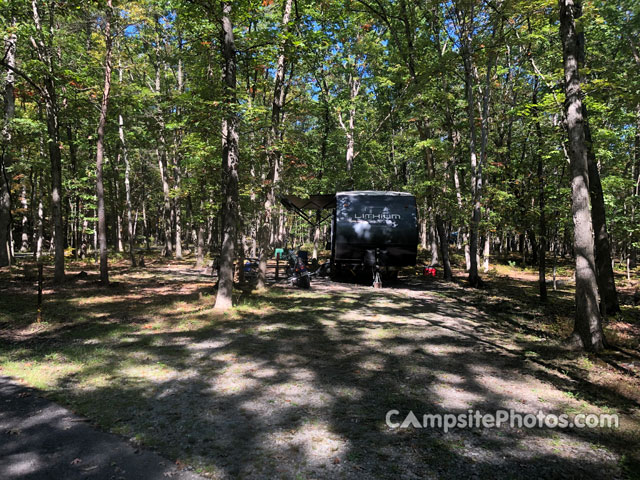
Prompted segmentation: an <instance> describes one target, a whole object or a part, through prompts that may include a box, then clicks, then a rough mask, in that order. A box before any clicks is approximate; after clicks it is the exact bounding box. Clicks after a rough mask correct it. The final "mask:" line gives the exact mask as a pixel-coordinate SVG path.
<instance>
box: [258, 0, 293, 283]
mask: <svg viewBox="0 0 640 480" xmlns="http://www.w3.org/2000/svg"><path fill="white" fill-rule="evenodd" d="M292 4H293V1H292V0H286V1H285V3H284V10H283V14H282V27H281V28H282V35H283V37H282V38H283V40H282V42H281V44H280V48H279V55H278V62H277V67H276V73H275V78H274V83H273V101H272V104H271V125H270V128H269V132H268V134H267V141H266V145H265V147H266V148H265V149H266V152H267V157H268V159H269V174H268V176H267V180H268V183H269V185H268V187H267V195H266V200H265V202H264V213H263V221H262V225H261V226H260V228H259V230H258V241H259V244H260V245H259V250H260V255H259V256H260V260H259V264H258V265H259V266H258V282H257V287H258V288H264V287H265V286H266V282H267V259H268V258H269V256H270V248H269V243H270V239H271V237H272V236H273V227H274V225H273V209H274V208H275V204H276V188H277V187H278V184H279V182H280V162H281V156H282V152H281V151H280V146H279V145H278V144H277V143H278V142H279V140H280V123H281V121H282V109H283V107H284V101H285V96H286V88H285V81H284V75H285V67H286V65H285V64H286V56H285V54H286V48H287V45H288V42H289V19H290V16H291V8H292Z"/></svg>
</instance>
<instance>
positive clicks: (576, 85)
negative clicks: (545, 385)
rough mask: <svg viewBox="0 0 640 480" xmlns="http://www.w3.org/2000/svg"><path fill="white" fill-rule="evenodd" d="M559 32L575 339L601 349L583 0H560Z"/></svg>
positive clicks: (602, 346)
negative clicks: (583, 79)
mask: <svg viewBox="0 0 640 480" xmlns="http://www.w3.org/2000/svg"><path fill="white" fill-rule="evenodd" d="M559 4H560V35H561V37H562V52H563V63H564V77H565V98H566V100H565V118H566V122H567V131H568V136H569V156H570V160H571V176H572V180H571V198H572V202H573V204H572V208H571V210H572V215H573V225H574V250H575V255H576V317H575V325H574V333H573V335H572V337H573V339H574V340H575V341H576V342H577V343H579V344H580V345H581V346H582V347H583V348H584V349H586V350H590V351H600V350H602V349H603V348H604V346H605V338H604V333H603V331H602V317H601V315H600V310H599V308H598V283H597V279H596V265H595V254H594V244H593V228H592V223H591V213H590V211H589V165H588V159H587V149H586V144H585V133H584V119H583V116H582V98H581V97H582V89H581V86H580V73H579V66H578V62H579V58H580V47H579V43H580V42H579V39H578V35H579V34H578V32H577V31H576V25H575V20H576V18H578V17H580V15H581V14H582V6H581V1H580V0H559Z"/></svg>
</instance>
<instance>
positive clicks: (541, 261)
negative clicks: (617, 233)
mask: <svg viewBox="0 0 640 480" xmlns="http://www.w3.org/2000/svg"><path fill="white" fill-rule="evenodd" d="M532 103H533V108H532V114H533V117H534V118H535V128H536V138H537V140H538V144H537V146H536V147H537V148H536V150H535V157H536V160H537V164H538V170H537V174H538V179H537V184H538V208H539V209H540V216H539V219H538V230H539V231H538V235H539V237H540V243H539V245H538V288H539V291H540V301H541V302H546V301H547V279H546V268H547V265H546V251H547V218H546V213H545V210H544V209H545V194H544V179H545V177H544V163H543V161H542V152H543V150H542V149H543V137H542V127H541V126H540V117H539V114H540V112H539V109H538V82H537V79H536V83H535V86H534V88H533V99H532Z"/></svg>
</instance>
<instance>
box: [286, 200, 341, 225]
mask: <svg viewBox="0 0 640 480" xmlns="http://www.w3.org/2000/svg"><path fill="white" fill-rule="evenodd" d="M280 202H281V203H282V205H284V207H285V208H286V209H287V210H291V211H293V212H295V213H297V214H298V215H300V217H302V218H303V219H304V220H306V221H307V222H308V223H309V224H310V225H311V226H312V227H315V226H316V225H319V224H321V223H322V222H324V221H325V220H327V219H328V218H329V217H331V215H332V214H331V213H329V214H328V215H327V216H326V217H324V218H320V211H321V210H326V209H334V208H335V207H336V195H335V193H334V194H328V195H309V198H301V197H298V196H296V195H282V196H281V197H280ZM305 210H316V211H317V212H318V215H317V216H316V219H315V221H314V220H312V219H311V218H310V217H309V215H307V213H306V212H305Z"/></svg>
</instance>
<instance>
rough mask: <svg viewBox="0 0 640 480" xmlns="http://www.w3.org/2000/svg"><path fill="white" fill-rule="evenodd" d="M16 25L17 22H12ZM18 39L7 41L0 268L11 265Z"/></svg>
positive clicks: (0, 177)
mask: <svg viewBox="0 0 640 480" xmlns="http://www.w3.org/2000/svg"><path fill="white" fill-rule="evenodd" d="M12 24H15V20H12ZM17 41H18V38H17V36H16V34H15V33H11V34H9V35H8V37H7V38H6V39H5V46H6V47H5V49H4V50H5V52H6V53H5V58H6V63H7V65H8V68H7V74H6V76H5V84H4V119H3V121H4V125H3V128H2V138H0V141H1V142H2V151H1V152H0V267H4V266H6V265H9V264H10V263H11V253H10V248H9V238H10V235H9V233H10V230H11V185H10V183H9V176H8V175H7V168H8V167H9V165H10V164H11V121H12V120H13V117H14V114H15V97H14V86H15V74H14V72H13V70H12V69H11V68H15V66H16V43H17Z"/></svg>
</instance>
